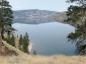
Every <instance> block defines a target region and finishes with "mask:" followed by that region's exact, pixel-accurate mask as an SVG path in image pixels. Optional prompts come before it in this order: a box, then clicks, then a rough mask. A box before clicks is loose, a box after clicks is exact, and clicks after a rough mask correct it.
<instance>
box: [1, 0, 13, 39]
mask: <svg viewBox="0 0 86 64" xmlns="http://www.w3.org/2000/svg"><path fill="white" fill-rule="evenodd" d="M12 20H13V11H12V10H11V5H9V2H8V1H7V0H0V35H1V38H4V33H8V34H10V32H11V31H12Z"/></svg>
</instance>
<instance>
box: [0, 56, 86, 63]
mask: <svg viewBox="0 0 86 64" xmlns="http://www.w3.org/2000/svg"><path fill="white" fill-rule="evenodd" d="M0 64H86V57H82V56H51V57H44V56H29V55H27V56H8V57H0Z"/></svg>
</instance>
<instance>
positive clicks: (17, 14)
mask: <svg viewBox="0 0 86 64" xmlns="http://www.w3.org/2000/svg"><path fill="white" fill-rule="evenodd" d="M63 16H64V14H63V13H60V12H55V11H47V10H38V9H31V10H19V11H14V22H17V23H27V24H39V23H46V22H54V21H57V20H58V21H60V20H61V21H62V20H63V18H62V17H63Z"/></svg>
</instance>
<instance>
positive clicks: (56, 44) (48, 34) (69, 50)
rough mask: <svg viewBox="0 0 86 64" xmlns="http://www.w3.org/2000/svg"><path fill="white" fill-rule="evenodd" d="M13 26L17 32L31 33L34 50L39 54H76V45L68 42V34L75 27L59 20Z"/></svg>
mask: <svg viewBox="0 0 86 64" xmlns="http://www.w3.org/2000/svg"><path fill="white" fill-rule="evenodd" d="M13 27H14V28H15V29H16V30H17V31H16V33H17V34H25V33H26V32H27V33H28V34H29V39H30V41H31V42H32V44H33V50H35V51H36V52H37V54H39V55H62V54H63V55H75V49H76V48H75V46H74V44H72V43H71V42H68V40H67V36H68V34H69V33H71V32H73V31H74V30H75V28H74V27H73V26H70V25H68V24H62V23H59V22H51V23H43V24H20V23H15V24H13Z"/></svg>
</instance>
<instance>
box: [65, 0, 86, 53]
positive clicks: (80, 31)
mask: <svg viewBox="0 0 86 64" xmlns="http://www.w3.org/2000/svg"><path fill="white" fill-rule="evenodd" d="M68 2H70V3H76V5H71V6H70V7H69V8H68V11H67V17H68V18H67V20H66V21H67V22H69V23H73V24H74V23H75V24H76V30H75V32H72V33H70V34H69V36H68V39H69V40H70V41H73V42H76V46H77V49H78V51H79V53H83V54H86V44H84V45H81V44H83V43H85V42H86V0H68ZM83 51H84V52H83Z"/></svg>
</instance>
